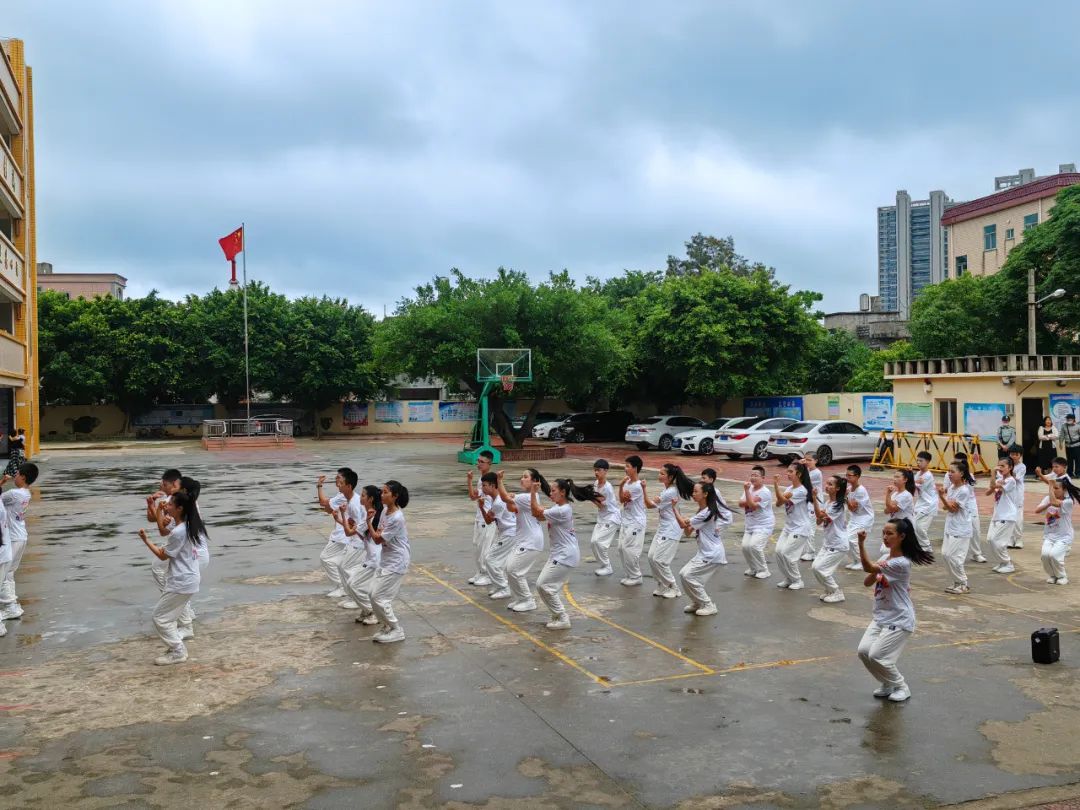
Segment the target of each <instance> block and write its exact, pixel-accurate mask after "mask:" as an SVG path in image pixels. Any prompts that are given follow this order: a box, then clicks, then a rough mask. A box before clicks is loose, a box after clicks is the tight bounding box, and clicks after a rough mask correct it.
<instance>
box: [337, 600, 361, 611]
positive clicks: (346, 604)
mask: <svg viewBox="0 0 1080 810" xmlns="http://www.w3.org/2000/svg"><path fill="white" fill-rule="evenodd" d="M337 606H338V607H339V608H344V609H345V610H359V609H360V605H358V604H356V602H354V601H353V600H352V599H344V600H342V601H341V602H338V603H337Z"/></svg>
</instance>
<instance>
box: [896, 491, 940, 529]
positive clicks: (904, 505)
mask: <svg viewBox="0 0 1080 810" xmlns="http://www.w3.org/2000/svg"><path fill="white" fill-rule="evenodd" d="M934 497H935V498H936V497H937V492H935V493H934ZM892 502H893V506H895V507H896V511H895V512H893V513H892V514H891V515H889V519H890V520H891V519H893V518H907V519H908V520H910V521H911V522H912V524H914V523H915V496H914V495H912V494H911V493H910V492H908V491H907V490H906V489H902V490H900V491H899V492H894V493H893V496H892Z"/></svg>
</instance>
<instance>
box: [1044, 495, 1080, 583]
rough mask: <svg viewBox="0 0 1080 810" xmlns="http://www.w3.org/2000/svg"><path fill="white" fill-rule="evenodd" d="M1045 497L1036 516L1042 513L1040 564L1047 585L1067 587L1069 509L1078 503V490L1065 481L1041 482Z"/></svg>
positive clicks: (1070, 536) (1070, 545)
mask: <svg viewBox="0 0 1080 810" xmlns="http://www.w3.org/2000/svg"><path fill="white" fill-rule="evenodd" d="M1043 480H1044V481H1045V482H1046V484H1047V485H1048V487H1049V490H1050V491H1049V493H1048V494H1047V496H1046V497H1045V498H1043V499H1042V503H1040V504H1039V507H1038V509H1036V510H1035V512H1036V513H1038V514H1042V513H1043V512H1045V513H1046V524H1045V525H1044V526H1043V544H1042V564H1043V570H1045V571H1046V584H1047V585H1068V584H1069V575H1068V574H1067V573H1066V571H1065V556H1066V555H1067V554H1068V553H1069V551H1070V550H1071V549H1072V542H1073V508H1074V507H1075V506H1076V502H1077V501H1080V489H1077V487H1076V485H1075V484H1073V482H1072V481H1070V480H1069V479H1068V478H1067V477H1065V478H1058V479H1056V480H1055V479H1052V478H1044V479H1043Z"/></svg>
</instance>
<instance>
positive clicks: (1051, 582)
mask: <svg viewBox="0 0 1080 810" xmlns="http://www.w3.org/2000/svg"><path fill="white" fill-rule="evenodd" d="M1046 584H1047V585H1056V584H1057V577H1047V578H1046Z"/></svg>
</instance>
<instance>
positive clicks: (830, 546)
mask: <svg viewBox="0 0 1080 810" xmlns="http://www.w3.org/2000/svg"><path fill="white" fill-rule="evenodd" d="M825 514H827V515H828V516H829V522H828V523H826V524H825V532H824V540H823V542H822V548H824V549H825V550H826V551H847V549H848V513H847V509H845V508H844V505H843V504H842V503H840V504H838V503H837V502H836V501H829V502H828V503H827V504H825Z"/></svg>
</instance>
